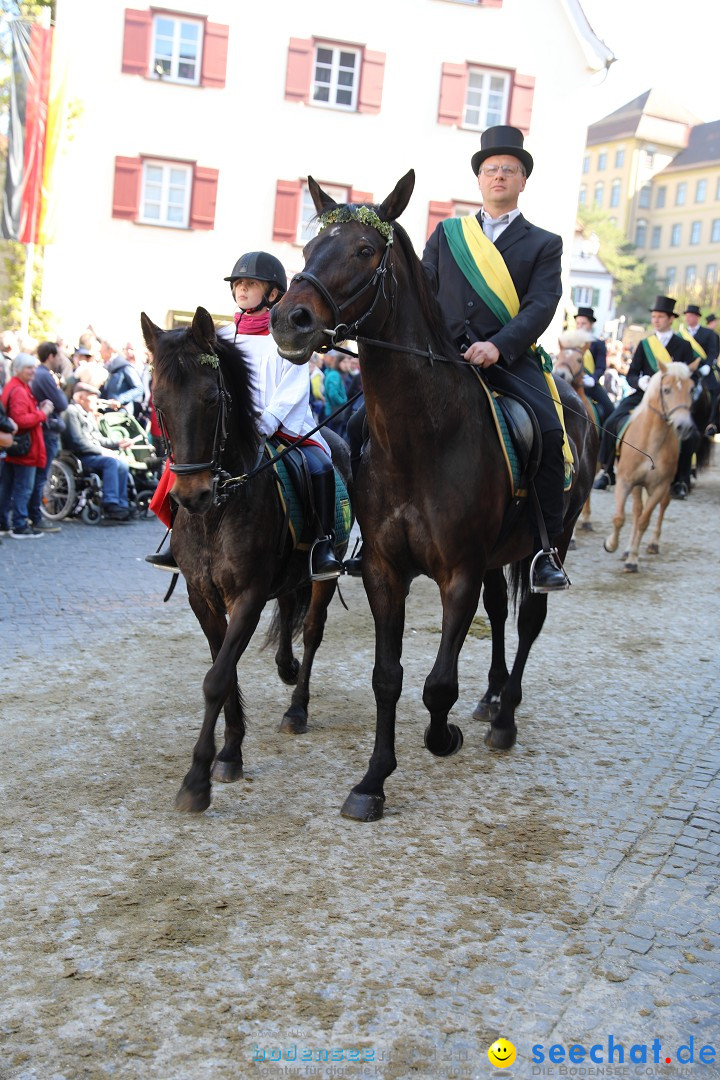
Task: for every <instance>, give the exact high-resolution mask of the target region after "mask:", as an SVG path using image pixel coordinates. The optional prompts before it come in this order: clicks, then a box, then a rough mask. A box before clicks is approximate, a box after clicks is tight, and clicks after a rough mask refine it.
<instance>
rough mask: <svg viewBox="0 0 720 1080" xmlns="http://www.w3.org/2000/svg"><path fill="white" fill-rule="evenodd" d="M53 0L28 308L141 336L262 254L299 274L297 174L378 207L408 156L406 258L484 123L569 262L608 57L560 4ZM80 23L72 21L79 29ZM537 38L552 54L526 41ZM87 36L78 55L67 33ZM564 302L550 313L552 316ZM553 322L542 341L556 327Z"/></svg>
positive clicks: (454, 187) (529, 209)
mask: <svg viewBox="0 0 720 1080" xmlns="http://www.w3.org/2000/svg"><path fill="white" fill-rule="evenodd" d="M361 11H362V15H361V17H358V10H357V9H356V8H352V7H350V6H349V5H344V4H338V3H337V2H333V0H305V2H304V3H303V4H297V3H296V2H294V0H276V2H275V3H274V4H273V5H270V6H269V7H262V6H260V7H257V6H253V7H247V8H246V7H245V5H242V4H239V3H238V0H174V2H173V3H172V7H171V8H162V9H161V8H154V7H148V8H134V9H128V8H126V7H125V6H124V4H123V3H121V2H120V0H103V3H102V4H97V5H95V4H93V5H88V4H87V2H86V0H57V11H56V28H55V45H54V57H53V65H54V79H55V81H56V82H57V81H58V80H59V77H60V76H61V75H62V76H64V77H66V104H68V106H69V114H70V115H71V116H72V120H71V121H69V122H68V125H67V126H66V131H65V135H66V136H67V135H68V134H69V137H66V138H64V139H61V145H60V148H59V151H58V154H57V156H56V160H55V166H54V171H53V176H52V185H51V203H52V213H51V214H50V219H51V224H52V228H53V242H52V243H49V244H48V245H47V246H46V248H45V263H44V281H43V307H45V308H47V309H49V310H51V311H52V312H53V313H54V314H55V315H56V317H57V319H58V329H59V330H62V331H63V332H64V333H66V334H68V335H69V336H70V338H71V339H72V337H73V336H76V335H77V334H78V333H79V332H80V330H81V329H82V328H84V327H85V326H86V325H87V324H88V323H91V324H92V325H93V327H94V328H95V329H96V331H97V332H98V333H99V334H101V335H103V336H107V337H109V338H111V339H115V340H117V341H118V342H119V341H120V338H123V339H127V338H128V337H130V338H131V339H133V338H137V336H138V334H139V316H140V312H141V311H142V310H145V311H147V313H148V314H149V315H150V316H151V318H152V319H153V320H154V321H155V322H157V323H159V324H161V325H166V326H169V325H171V324H172V322H173V320H174V319H176V318H177V313H181V312H187V311H194V310H195V307H196V306H197V305H199V304H202V305H203V306H204V307H207V308H208V309H209V310H210V311H211V312H213V314H215V315H218V316H221V315H226V316H227V315H229V314H230V313H231V312H232V309H233V305H232V301H231V297H230V293H229V288H228V286H227V284H226V283H225V282H224V281H223V278H224V277H225V276H227V275H228V274H229V273H230V270H231V269H232V266H233V264H234V262H235V260H236V259H237V258H238V256H239V255H241V254H242V253H243V252H245V251H248V250H254V249H257V248H264V249H266V250H269V251H272V252H273V253H274V254H276V255H277V256H278V257H279V258H280V259H281V260H282V262H283V264H284V265H285V267H286V269H287V271H288V274H289V275H290V274H292V273H294V272H296V271H297V270H299V269H300V268H301V267H302V263H303V260H302V245H303V243H304V242H305V240H306V239H307V237H308V235H309V234H308V229H307V223H308V221H309V218H310V216H311V214H312V212H313V211H312V207H311V204H310V201H309V197H308V193H307V176H308V174H311V175H312V176H314V177H315V179H316V180H318V181H319V182H320V184H321V185H322V186H323V187H324V188H325V189H326V190H328V191H330V193H331V194H333V195H334V196H335V197H336V198H337V199H338V201H347V200H352V199H360V198H362V199H372V200H373V201H381V200H382V199H383V198H384V197H385V196H386V195H387V194H388V193H389V191H390V190H391V189H392V188H393V186H394V185H395V183H396V182H397V180H398V179H399V178H400V176H402V175H403V174H404V173H405V172H407V170H408V169H409V168H414V169H415V172H416V177H417V180H416V187H415V192H414V194H413V197H412V199H411V202H410V205H409V207H408V209H407V210H406V212H405V214H404V216H403V224H404V226H405V228H406V229H407V231H408V232H409V234H410V236H411V238H412V240H413V243H414V244H415V247H416V250H417V251H418V253H421V252H422V249H423V246H424V243H425V240H426V238H427V236H428V234H429V232H430V231H431V230H432V228H433V227H434V225H435V224H436V222H437V221H438V220H439V219H440V218H442V217H445V216H448V215H450V214H453V213H464V212H468V211H469V210H476V209H477V208H478V206H479V201H478V195H479V193H478V189H477V181H476V178H475V176H474V175H473V173H472V171H471V168H470V158H471V156H472V154H473V153H474V151H475V150H477V149H478V148H479V145H480V135H481V132H482V130H483V129H484V128H485V127H486V126H491V125H492V124H497V123H511V124H514V125H516V126H517V127H520V128H521V129H522V130H523V132H524V133H525V145H526V147H527V149H528V150H529V151H530V153H531V154H532V155H533V156H534V159H535V169H534V172H533V175H532V177H531V179H530V181H529V183H528V186H527V189H526V191H525V193H524V194H523V196H522V198H521V203H520V206H521V209H522V210H523V212H524V213H525V215H526V216H527V217H528V218H529V220H531V221H533V222H535V223H536V224H539V225H542V226H543V227H544V228H547V229H550V230H552V231H554V232H558V233H560V234H561V235H562V236H563V239H564V246H565V251H566V258H565V264H564V271H565V277H566V284H567V286H568V288H567V296H568V298H569V273H570V261H571V253H572V249H573V236H574V229H575V206H576V198H577V190H578V183H579V179H580V170H581V165H582V156H583V148H584V141H585V132H586V129H587V116H588V114H589V113H592V111H593V99H592V93H593V76H594V74H595V73H596V72H597V71H599V70H602V69H603V67H604V66H605V65H606V64H607V63H609V62H610V61H611V59H612V57H611V53H610V51H609V49H607V47H606V46H605V45H603V43H602V42H600V41H598V39H597V38H596V37H595V36H594V35H593V33H592V31H591V29H590V27H589V26H588V24H587V21H586V19H585V17H584V15H583V12H582V10H581V7H580V4H579V3H578V2H577V0H544V2H543V3H542V4H539V3H538V2H537V0H482V2H473V0H393V2H392V3H391V4H388V3H383V2H381V0H366V2H365V4H364V5H363V6H362V9H361ZM89 24H90V25H89ZM549 32H551V36H552V40H553V53H554V54H555V55H556V56H558V57H562V63H559V62H558V63H554V62H551V61H550V60H549V58H548V55H547V51H546V50H545V49H540V48H538V42H539V41H544V40H547V38H548V33H549ZM88 40H91V41H92V47H87V46H86V45H85V44H84V43H85V42H87V41H88ZM562 308H563V305H562V304H561V305H560V306H559V308H558V320H559V322H561V321H562V314H563V311H562ZM556 336H557V326H556V325H555V324H554V326H553V328H552V330H551V332H549V334H548V337H549V339H550V340H553V341H554V340H555V339H556Z"/></svg>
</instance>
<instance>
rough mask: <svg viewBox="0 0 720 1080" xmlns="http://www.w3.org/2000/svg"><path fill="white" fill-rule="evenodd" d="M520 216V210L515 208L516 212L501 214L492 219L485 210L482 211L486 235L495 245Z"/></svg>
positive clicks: (510, 211)
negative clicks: (499, 237)
mask: <svg viewBox="0 0 720 1080" xmlns="http://www.w3.org/2000/svg"><path fill="white" fill-rule="evenodd" d="M519 214H520V208H519V207H517V206H516V207H515V209H514V210H508V212H507V214H501V215H500V217H498V218H491V217H490V215H489V214H488V213H487V212H486V211H485V210H483V211H482V228H483V232H484V233H485V235H486V236H487V237H488V239H489V240H492V242H493V243H495V241H496V240H497V238H498V236H501V235H502V234H503V233H504V232H505V230H506V229H507V227H508V225H509V224H510V222H511V221H514V220H515V218H516V217H518V216H519Z"/></svg>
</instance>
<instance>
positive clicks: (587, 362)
mask: <svg viewBox="0 0 720 1080" xmlns="http://www.w3.org/2000/svg"><path fill="white" fill-rule="evenodd" d="M596 321H597V320H596V319H595V312H594V311H593V309H592V308H591V307H579V308H578V309H577V314H576V316H575V328H576V329H577V330H582V331H584V332H585V333H586V334H593V335H594V327H595V323H596ZM583 366H584V368H585V375H584V383H585V393H586V394H587V396H588V397H589V398H590V399H591V400H592V401H594V402H595V405H596V406H597V411H598V415H599V417H600V423H604V422H605V420H606V418H607V417H608V416H609V415H610V413H611V412H612V411H613V403H612V401H611V400H610V398H609V397H608V395H607V392H606V390H605V387H604V386H601V385H600V380H601V379H602V377H603V375H604V374H605V368H606V366H607V346H606V345H605V342H604V341H601V340H600V338H596V337H594V336H593V339H592V341H591V342H590V344H589V345H588V347H587V349H586V350H585V356H584V357H583Z"/></svg>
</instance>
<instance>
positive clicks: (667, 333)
mask: <svg viewBox="0 0 720 1080" xmlns="http://www.w3.org/2000/svg"><path fill="white" fill-rule="evenodd" d="M673 333H674V330H663V332H662V334H658V333H657V332H656V335H655V336H656V337H657V339H658V341H659V342H660V344H661V345H663V346H664V347H665V348H667V343H668V341H669V340H670V338H671V337H672V336H673Z"/></svg>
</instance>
